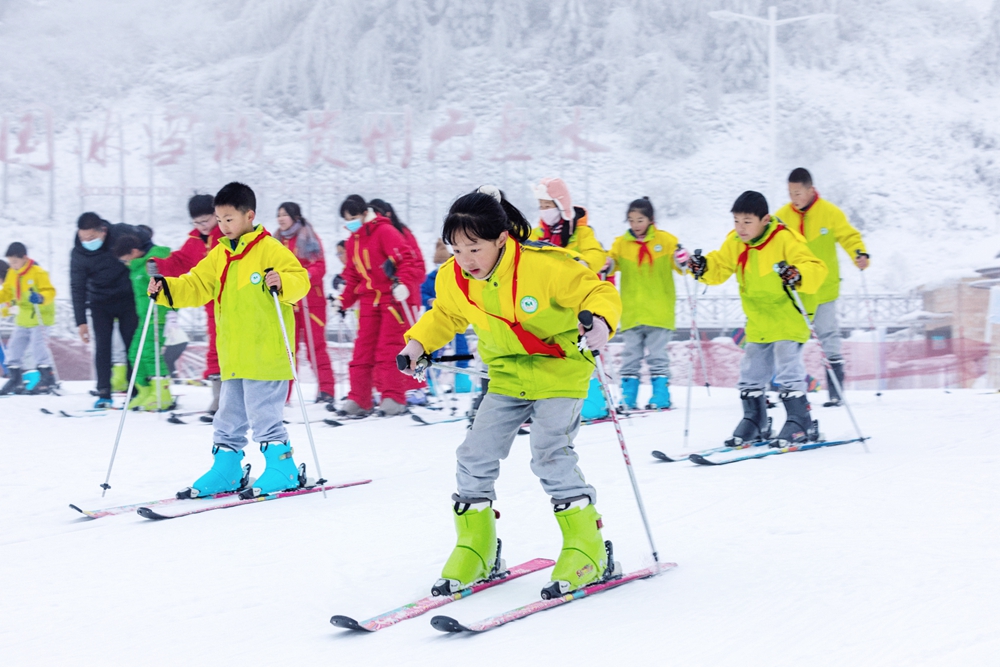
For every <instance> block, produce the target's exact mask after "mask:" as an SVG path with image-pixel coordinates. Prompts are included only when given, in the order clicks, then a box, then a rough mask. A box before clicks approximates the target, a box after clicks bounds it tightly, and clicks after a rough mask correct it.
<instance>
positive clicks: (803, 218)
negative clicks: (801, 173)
mask: <svg viewBox="0 0 1000 667" xmlns="http://www.w3.org/2000/svg"><path fill="white" fill-rule="evenodd" d="M813 192H815V193H816V196H815V197H814V198H813V200H812V201H811V202H810V203H809V206H806V207H805V208H804V209H802V210H801V211H800V210H799V209H798V208H797V207H796V206H795V204H792V210H793V211H795V212H796V213H798V214H799V232H800V233H801V234H802V236H805V235H806V213H808V212H809V209H811V208H812V207H813V206H815V205H816V202H818V201H819V190H816V189H815V188H813Z"/></svg>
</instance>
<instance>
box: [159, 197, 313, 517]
mask: <svg viewBox="0 0 1000 667" xmlns="http://www.w3.org/2000/svg"><path fill="white" fill-rule="evenodd" d="M256 208H257V199H256V197H255V196H254V192H253V190H251V189H250V188H249V187H247V186H246V185H243V184H242V183H230V184H228V185H226V186H225V187H224V188H222V189H221V190H219V193H218V194H217V195H215V215H216V218H218V221H219V229H221V230H222V233H223V235H224V236H225V238H223V239H220V241H219V243H218V245H216V246H215V247H214V248H212V249H211V250H210V251H209V252H208V255H206V256H205V259H203V260H201V261H200V262H198V264H197V265H196V266H195V267H194V268H193V269H191V271H190V272H189V273H186V274H184V275H182V276H180V277H178V278H164V277H163V276H154V277H153V278H151V279H150V281H149V293H150V294H151V295H155V296H156V300H157V303H160V304H163V305H169V306H170V307H172V308H173V307H177V308H194V307H198V306H203V305H205V304H206V303H208V302H209V301H214V302H215V324H216V335H217V338H216V347H217V349H218V353H219V367H220V369H221V372H222V388H221V391H220V395H219V410H218V412H216V413H215V418H214V420H213V424H214V426H215V440H214V442H215V444H214V446H213V447H212V454H213V456H214V462H213V464H212V468H211V469H210V470H209V471H208V472H207V473H205V474H204V475H202V476H201V477H199V478H198V480H197V481H195V483H194V484H192V485H191V487H189V488H187V489H185V490H183V491H181V492H180V493H178V497H190V498H194V497H199V496H207V495H211V494H213V493H222V492H226V491H236V490H238V489H240V488H241V487H242V486H244V485H245V484H246V476H247V474H248V472H244V470H243V466H242V461H243V448H244V447H245V446H246V444H247V439H246V432H247V430H248V428H249V427H250V424H253V434H254V439H255V440H257V442H259V443H260V450H261V452H263V454H264V459H265V461H266V468H265V470H264V473H263V474H262V475H261V476H260V477H259V478H257V480H256V481H255V482H254V485H253V489H252V493H253V495H263V494H268V493H275V492H278V491H284V490H286V489H293V488H296V487H297V486H299V485H300V483H301V482H300V479H299V472H298V470H297V469H296V466H295V461H294V460H293V459H292V447H291V445H290V444H289V442H288V432H287V431H286V430H285V426H284V424H283V422H282V411H283V408H284V405H285V397H286V396H287V395H288V381H289V380H291V379H292V369H291V366H290V365H289V363H288V355H287V353H286V351H285V342H284V338H283V336H282V333H281V330H280V329H279V324H278V316H277V313H275V309H274V298H273V297H272V296H271V293H270V291H269V290H270V288H271V287H276V288H277V289H278V299H279V300H280V302H281V309H282V315H283V316H284V320H285V331H286V333H287V335H288V340H289V341H290V342H291V343H292V345H293V348H292V349H295V348H294V340H295V318H294V317H293V313H292V306H291V304H293V303H295V302H297V301H298V300H299V299H301V298H302V297H304V296H305V295H306V293H307V292H308V291H309V274H308V273H307V272H306V270H305V269H304V268H302V265H301V264H300V263H299V260H297V259H296V258H295V255H293V254H292V253H291V252H290V251H289V250H288V249H287V248H285V246H283V245H282V244H281V243H280V242H279V241H277V240H275V239H274V238H272V237H271V236H270V234H268V233H267V231H266V230H265V229H264V227H263V226H261V225H258V224H256V222H255V217H256V212H255V209H256Z"/></svg>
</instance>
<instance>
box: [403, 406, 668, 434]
mask: <svg viewBox="0 0 1000 667" xmlns="http://www.w3.org/2000/svg"><path fill="white" fill-rule="evenodd" d="M667 410H670V408H659V409H655V410H654V409H642V410H629V411H627V412H621V413H619V414H618V418H619V419H628V418H630V417H645V416H646V415H651V414H653V413H655V412H666V411H667ZM411 417H412V418H413V421H415V422H417V423H418V424H420V425H421V426H434V425H436V424H452V423H454V422H460V421H465V420H467V419H468V417H467V416H461V417H449V418H447V419H434V420H428V419H424V418H423V417H421V416H420V415H418V414H412V415H411ZM610 421H612V420H611V417H610V415H609V416H607V417H601V418H599V419H584V420H582V421H581V423H582V424H583V425H584V426H590V425H592V424H605V423H607V422H610ZM528 427H530V424H525V425H524V426H522V427H521V431H524V433H521V432H520V431H519V432H518V435H526V434H527V428H528Z"/></svg>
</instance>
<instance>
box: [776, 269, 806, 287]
mask: <svg viewBox="0 0 1000 667" xmlns="http://www.w3.org/2000/svg"><path fill="white" fill-rule="evenodd" d="M778 275H779V276H781V282H782V283H784V284H785V285H786V286H788V287H795V286H796V285H798V284H799V283H801V282H802V274H801V273H799V270H798V269H796V268H795V267H794V266H792V265H790V264H785V265H784V266H783V267H781V268H780V269H779V270H778Z"/></svg>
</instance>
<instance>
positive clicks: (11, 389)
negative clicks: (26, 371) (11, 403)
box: [0, 366, 24, 396]
mask: <svg viewBox="0 0 1000 667" xmlns="http://www.w3.org/2000/svg"><path fill="white" fill-rule="evenodd" d="M7 373H9V377H8V378H7V382H6V383H5V384H4V386H3V387H0V396H6V395H7V394H23V393H24V379H23V377H22V375H21V367H20V366H8V367H7Z"/></svg>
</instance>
